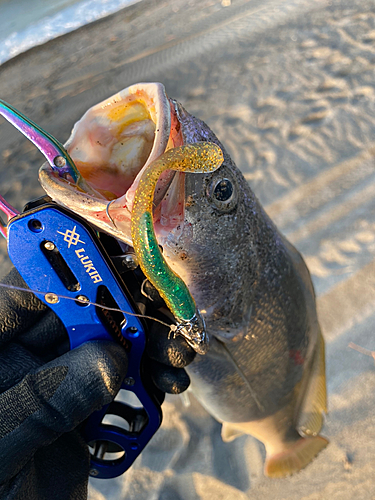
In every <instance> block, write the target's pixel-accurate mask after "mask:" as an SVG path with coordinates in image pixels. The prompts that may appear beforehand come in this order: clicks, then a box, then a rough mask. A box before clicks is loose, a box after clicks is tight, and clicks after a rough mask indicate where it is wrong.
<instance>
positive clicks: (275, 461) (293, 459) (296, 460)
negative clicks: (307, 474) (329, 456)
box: [264, 436, 328, 478]
mask: <svg viewBox="0 0 375 500" xmlns="http://www.w3.org/2000/svg"><path fill="white" fill-rule="evenodd" d="M327 444H328V440H327V439H325V438H323V437H321V436H314V437H306V438H300V439H298V440H297V441H296V442H295V443H293V444H292V445H291V446H290V447H288V448H286V449H285V451H282V452H280V453H276V454H274V455H271V456H270V457H269V458H267V460H266V464H265V467H264V473H265V475H266V476H268V477H274V478H278V477H285V476H289V475H290V474H294V473H295V472H298V471H299V470H301V469H303V468H304V467H306V465H308V464H309V463H310V462H311V461H312V460H313V459H314V458H315V457H316V456H317V455H318V453H319V452H320V451H321V450H323V449H324V448H325V447H326V446H327Z"/></svg>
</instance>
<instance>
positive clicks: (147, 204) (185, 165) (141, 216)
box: [131, 142, 224, 354]
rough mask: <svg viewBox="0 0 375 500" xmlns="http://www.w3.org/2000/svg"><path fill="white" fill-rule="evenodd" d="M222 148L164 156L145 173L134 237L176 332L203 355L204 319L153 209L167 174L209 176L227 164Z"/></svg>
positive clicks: (201, 145) (204, 146)
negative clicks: (172, 261) (161, 237)
mask: <svg viewBox="0 0 375 500" xmlns="http://www.w3.org/2000/svg"><path fill="white" fill-rule="evenodd" d="M223 159H224V158H223V153H222V151H221V149H220V148H219V146H217V145H216V144H213V143H210V142H197V143H194V144H186V145H184V146H180V147H177V148H174V149H170V150H169V151H167V152H166V153H164V154H163V155H162V156H160V158H158V159H157V160H156V161H154V162H152V163H151V164H150V165H149V166H148V167H147V168H146V169H145V171H144V172H143V174H142V176H141V178H140V181H139V184H138V187H137V190H136V192H135V198H134V204H133V210H132V220H131V234H132V240H133V245H134V251H135V253H136V255H137V258H138V262H139V264H140V266H141V268H142V270H143V272H144V274H145V275H146V276H147V278H148V279H149V280H150V281H151V283H152V284H153V285H154V286H155V288H156V289H157V290H158V292H159V294H160V295H161V297H162V298H163V299H164V301H165V303H166V305H167V307H168V308H169V310H170V311H171V312H172V314H173V315H174V317H175V318H176V320H177V322H178V325H177V327H176V331H177V332H179V333H181V334H182V335H183V336H184V337H185V338H186V340H187V341H188V342H189V344H190V345H191V346H192V347H193V348H194V349H195V350H196V351H197V352H198V353H201V354H203V353H204V352H205V351H206V349H207V338H206V334H205V328H204V322H203V319H202V317H201V315H200V313H199V311H198V309H197V307H196V304H195V301H194V299H193V297H192V296H191V294H190V292H189V290H188V288H187V286H186V285H185V283H184V281H183V280H182V279H181V278H180V277H179V276H178V275H177V274H176V273H174V271H172V269H171V268H170V267H169V266H168V264H167V263H166V261H165V259H164V257H163V254H162V253H161V251H160V248H159V245H158V242H157V239H156V236H155V232H154V227H153V218H152V207H153V199H154V192H155V187H156V183H157V181H158V179H159V177H160V175H161V174H162V172H164V170H167V169H170V170H179V171H182V172H193V173H205V172H212V171H214V170H216V169H217V168H219V167H220V165H221V164H222V162H223Z"/></svg>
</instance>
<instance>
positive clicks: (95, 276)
mask: <svg viewBox="0 0 375 500" xmlns="http://www.w3.org/2000/svg"><path fill="white" fill-rule="evenodd" d="M76 229H77V226H74V227H73V229H67V230H66V231H65V233H62V232H61V231H57V232H58V233H59V234H62V235H63V236H64V241H66V242H67V243H68V248H70V247H71V245H74V246H76V245H78V243H82V244H83V245H86V243H85V242H84V241H82V240H80V235H79V234H78V233H77V231H76ZM85 253H86V252H85V249H84V248H80V249H79V250H75V254H76V255H77V257H78V258H79V260H80V261H81V264H82V265H83V267H84V268H85V269H86V273H88V275H89V276H90V278H91V279H92V281H93V282H94V283H100V282H101V281H103V279H102V277H101V276H100V274H99V273H98V271H97V270H96V269H95V267H94V264H93V262H92V260H90V257H88V256H87V255H85Z"/></svg>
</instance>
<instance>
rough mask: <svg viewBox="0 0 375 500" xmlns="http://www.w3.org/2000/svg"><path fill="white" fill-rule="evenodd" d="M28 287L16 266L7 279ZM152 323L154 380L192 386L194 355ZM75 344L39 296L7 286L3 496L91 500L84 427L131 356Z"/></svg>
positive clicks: (0, 369)
mask: <svg viewBox="0 0 375 500" xmlns="http://www.w3.org/2000/svg"><path fill="white" fill-rule="evenodd" d="M3 282H4V283H9V284H12V285H15V286H19V287H24V288H25V287H26V285H25V283H24V281H23V280H22V278H21V277H20V276H19V274H18V272H17V271H16V270H15V269H13V270H12V271H11V272H10V273H9V275H8V276H7V277H6V278H5V279H4V280H3ZM160 326H161V325H158V324H157V323H155V324H154V326H153V327H152V328H151V334H150V338H149V342H148V353H149V354H151V356H152V358H153V360H152V361H150V362H152V363H153V378H154V381H155V383H156V385H158V386H159V388H160V389H161V390H163V391H166V392H173V393H178V392H182V391H183V390H185V389H186V387H187V386H188V384H189V379H188V376H187V374H186V373H185V372H184V370H182V368H183V367H184V366H186V364H188V363H189V362H190V361H192V359H193V358H194V355H195V353H194V352H193V350H192V349H191V348H190V347H189V346H188V345H187V344H186V343H185V341H184V340H183V339H182V338H181V337H177V338H176V339H173V340H169V339H168V332H167V328H165V327H162V326H161V328H160ZM67 350H68V337H67V335H66V332H65V328H64V326H63V325H62V323H61V322H60V320H59V319H58V318H57V316H56V315H55V314H54V313H53V312H52V311H51V310H50V309H49V308H47V307H46V306H45V305H44V304H43V303H42V302H41V301H40V300H39V299H37V298H36V297H35V296H34V295H33V294H31V293H27V292H20V291H15V290H10V289H6V288H2V287H1V288H0V499H7V500H8V499H9V500H16V499H17V500H20V499H27V500H37V499H38V500H43V499H48V500H51V499H54V500H59V499H61V500H62V499H64V500H65V499H69V500H83V499H86V498H87V480H88V472H89V453H88V449H87V446H86V444H85V442H84V440H83V438H82V436H81V434H80V432H79V428H80V424H81V422H83V421H84V420H85V419H86V418H87V417H88V416H89V415H90V414H91V413H92V412H93V411H95V410H97V409H99V408H101V407H102V406H103V405H105V404H108V403H109V402H110V401H112V399H113V398H114V397H115V395H116V393H117V391H118V390H119V388H120V385H121V382H122V380H123V378H124V377H125V375H126V371H127V364H128V363H127V356H126V354H125V351H124V350H123V348H122V347H121V346H119V345H117V344H116V343H115V342H107V341H93V342H88V343H86V344H84V345H82V346H80V347H78V348H76V349H74V350H73V351H67Z"/></svg>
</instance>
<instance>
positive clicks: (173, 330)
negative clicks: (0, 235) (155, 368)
mask: <svg viewBox="0 0 375 500" xmlns="http://www.w3.org/2000/svg"><path fill="white" fill-rule="evenodd" d="M0 286H1V287H3V288H10V289H11V290H18V291H19V292H28V293H34V294H35V295H47V294H53V295H55V296H56V297H58V298H59V299H67V300H73V301H74V302H78V303H79V304H81V305H82V304H85V305H86V304H87V305H92V306H96V307H99V308H100V309H106V310H107V311H113V312H120V313H122V314H127V315H128V316H137V317H138V318H146V319H152V320H153V321H156V322H157V323H160V324H162V325H164V326H167V327H168V328H169V329H170V331H171V332H176V331H177V326H176V325H174V324H168V323H165V322H164V321H161V320H160V319H158V318H153V317H152V316H146V315H145V314H136V313H132V312H129V311H123V310H122V309H117V308H116V307H108V306H104V305H103V304H98V303H97V302H91V301H90V300H87V301H83V300H80V299H77V298H74V297H68V296H67V295H61V294H59V293H55V292H41V291H39V290H31V289H30V288H22V287H20V286H15V285H8V284H6V283H0Z"/></svg>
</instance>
